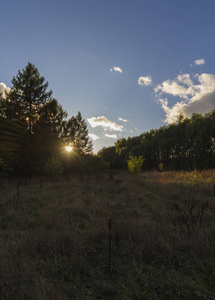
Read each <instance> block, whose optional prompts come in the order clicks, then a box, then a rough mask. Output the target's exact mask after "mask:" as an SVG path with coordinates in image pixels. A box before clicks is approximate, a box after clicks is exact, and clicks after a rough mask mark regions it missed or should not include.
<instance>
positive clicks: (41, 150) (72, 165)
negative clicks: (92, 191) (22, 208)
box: [0, 63, 95, 176]
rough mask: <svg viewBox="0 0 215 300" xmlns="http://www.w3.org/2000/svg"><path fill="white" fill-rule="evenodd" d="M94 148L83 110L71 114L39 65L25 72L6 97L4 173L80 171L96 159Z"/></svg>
mask: <svg viewBox="0 0 215 300" xmlns="http://www.w3.org/2000/svg"><path fill="white" fill-rule="evenodd" d="M65 146H71V147H72V152H71V153H68V152H66V151H65ZM92 149H93V146H92V141H91V139H90V138H89V135H88V130H87V124H86V122H85V120H84V119H83V118H82V115H81V113H80V112H78V114H77V115H76V116H73V117H71V118H68V115H67V112H66V111H65V110H63V108H62V106H61V105H60V104H59V103H58V101H57V100H56V99H55V98H53V97H52V91H51V90H50V91H49V90H48V82H46V81H45V79H44V77H42V76H41V75H40V73H39V71H38V69H37V68H36V67H35V65H33V64H32V63H28V65H27V66H26V67H25V68H24V69H23V70H22V71H20V70H19V71H18V74H17V75H16V76H14V77H13V79H12V88H11V89H10V91H9V92H5V95H3V94H1V95H0V173H1V174H6V175H14V176H17V175H31V174H44V173H45V172H49V173H62V172H71V171H72V170H73V171H74V170H75V171H78V170H81V169H83V164H84V163H85V162H86V161H87V162H89V161H90V162H91V163H92V159H93V158H92V155H91V153H92ZM94 163H95V158H94ZM84 167H86V164H85V166H84Z"/></svg>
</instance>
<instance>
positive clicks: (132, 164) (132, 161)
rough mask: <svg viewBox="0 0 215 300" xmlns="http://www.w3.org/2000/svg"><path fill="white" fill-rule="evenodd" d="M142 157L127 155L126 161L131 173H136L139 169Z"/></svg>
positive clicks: (142, 160) (142, 161)
mask: <svg viewBox="0 0 215 300" xmlns="http://www.w3.org/2000/svg"><path fill="white" fill-rule="evenodd" d="M144 160H145V159H144V158H143V157H142V156H138V157H137V156H133V155H129V160H128V161H127V163H128V170H129V171H130V172H131V173H137V172H139V171H140V170H141V168H142V165H143V163H144Z"/></svg>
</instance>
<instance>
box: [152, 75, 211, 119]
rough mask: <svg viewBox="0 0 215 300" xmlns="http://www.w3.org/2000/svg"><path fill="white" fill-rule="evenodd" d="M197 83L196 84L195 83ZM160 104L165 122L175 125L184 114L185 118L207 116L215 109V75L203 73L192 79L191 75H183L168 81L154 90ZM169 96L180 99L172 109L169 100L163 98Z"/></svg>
mask: <svg viewBox="0 0 215 300" xmlns="http://www.w3.org/2000/svg"><path fill="white" fill-rule="evenodd" d="M194 80H195V81H197V83H196V84H194V83H193V81H194ZM154 91H155V93H156V95H157V97H158V98H159V100H158V101H159V103H160V104H161V106H162V108H163V110H164V111H165V114H166V118H165V120H164V121H165V122H167V123H173V122H175V121H176V120H177V118H178V116H179V115H180V114H181V113H182V114H183V115H184V116H185V117H191V116H192V114H193V113H194V112H195V113H201V114H205V113H207V112H209V111H210V110H212V109H214V107H215V75H213V74H207V73H203V74H201V75H198V74H197V75H196V76H194V77H193V80H192V79H191V77H190V75H189V74H183V75H179V76H178V77H176V78H175V79H174V80H166V81H164V82H163V83H162V84H161V85H158V86H157V87H156V88H155V89H154ZM163 94H169V95H172V96H177V97H179V99H180V100H179V101H178V102H177V103H176V104H174V105H173V106H172V107H170V106H169V104H168V99H167V98H165V97H164V98H163V97H161V95H163Z"/></svg>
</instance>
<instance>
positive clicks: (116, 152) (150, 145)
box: [99, 110, 215, 170]
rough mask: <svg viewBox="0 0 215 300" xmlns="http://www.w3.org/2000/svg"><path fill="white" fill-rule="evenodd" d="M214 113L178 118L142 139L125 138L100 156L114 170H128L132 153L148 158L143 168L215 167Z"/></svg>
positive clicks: (144, 134) (147, 133) (187, 168)
mask: <svg viewBox="0 0 215 300" xmlns="http://www.w3.org/2000/svg"><path fill="white" fill-rule="evenodd" d="M214 124H215V110H212V111H211V112H209V113H207V114H205V115H200V114H193V115H192V117H191V119H185V118H184V117H183V116H182V115H180V116H179V118H178V121H177V122H176V123H173V124H170V125H169V126H163V127H161V128H160V129H153V130H151V131H150V132H145V133H142V134H141V135H140V136H136V137H132V138H130V137H129V138H127V139H125V138H123V139H120V140H118V141H117V142H116V143H115V147H114V148H113V147H109V148H104V149H102V150H101V151H100V153H99V155H100V156H101V157H102V158H103V159H104V160H106V161H108V162H110V167H112V168H121V169H123V168H125V166H127V161H128V158H129V154H131V155H133V156H143V157H144V158H145V161H144V166H143V169H145V170H149V169H151V170H152V169H156V168H157V167H158V165H159V164H160V163H162V164H163V166H165V169H166V170H193V169H194V168H197V169H198V170H201V169H207V168H215V125H214Z"/></svg>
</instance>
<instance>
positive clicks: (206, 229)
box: [0, 170, 215, 300]
mask: <svg viewBox="0 0 215 300" xmlns="http://www.w3.org/2000/svg"><path fill="white" fill-rule="evenodd" d="M0 208H1V229H0V234H1V252H0V258H1V270H0V272H1V293H2V296H1V299H2V300H5V299H13V300H25V299H29V300H30V299H34V300H49V299H50V300H54V299H59V300H71V299H80V300H82V299H83V300H87V299H122V300H123V299H125V300H128V299H189V300H190V299H215V170H210V171H204V172H197V171H194V172H164V173H147V172H146V173H140V174H134V175H131V174H129V173H127V172H114V173H111V174H110V173H101V174H99V175H82V176H71V177H69V178H68V177H67V178H64V177H61V178H58V179H56V180H47V179H46V180H44V179H40V178H32V179H31V178H28V179H13V180H10V181H9V180H6V179H5V180H2V182H1V184H0Z"/></svg>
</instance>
